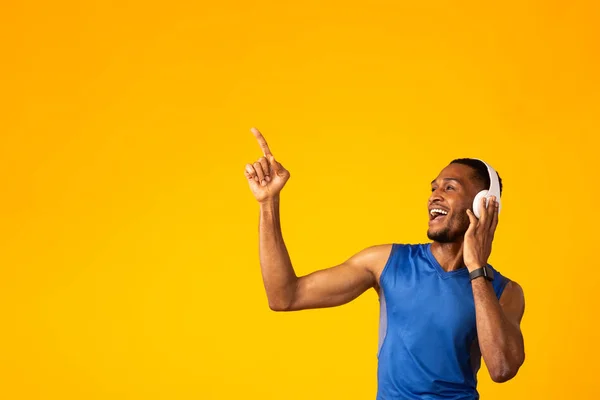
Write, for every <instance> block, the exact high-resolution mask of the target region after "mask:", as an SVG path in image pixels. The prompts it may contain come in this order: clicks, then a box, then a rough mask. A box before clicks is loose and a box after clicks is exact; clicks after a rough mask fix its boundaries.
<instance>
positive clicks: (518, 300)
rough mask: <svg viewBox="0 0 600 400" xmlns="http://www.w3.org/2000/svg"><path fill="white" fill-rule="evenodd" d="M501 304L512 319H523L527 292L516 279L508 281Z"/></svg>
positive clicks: (518, 320)
mask: <svg viewBox="0 0 600 400" xmlns="http://www.w3.org/2000/svg"><path fill="white" fill-rule="evenodd" d="M500 306H501V307H502V309H503V310H504V312H505V313H507V314H508V315H509V316H510V317H512V318H511V319H514V320H516V321H517V322H520V321H521V318H522V317H523V313H524V312H525V294H524V292H523V288H522V287H521V285H519V284H518V283H517V282H515V281H508V283H507V284H506V288H505V289H504V292H503V293H502V296H501V297H500Z"/></svg>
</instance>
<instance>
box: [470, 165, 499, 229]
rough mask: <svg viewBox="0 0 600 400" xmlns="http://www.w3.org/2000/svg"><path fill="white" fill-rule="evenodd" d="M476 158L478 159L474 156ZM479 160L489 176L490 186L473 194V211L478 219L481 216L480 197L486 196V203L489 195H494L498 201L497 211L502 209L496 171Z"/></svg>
mask: <svg viewBox="0 0 600 400" xmlns="http://www.w3.org/2000/svg"><path fill="white" fill-rule="evenodd" d="M476 160H479V159H478V158H476ZM479 161H481V162H482V163H483V164H484V165H485V166H486V167H487V170H488V174H489V176H490V188H489V189H488V190H482V191H481V192H479V193H477V196H475V200H473V213H474V214H475V216H476V217H477V218H478V219H479V218H481V210H480V207H481V198H482V197H485V198H486V203H485V204H486V205H487V203H488V201H489V198H490V197H491V196H496V200H497V201H498V212H500V210H501V209H502V203H501V202H500V181H499V180H498V173H497V172H496V171H495V170H494V168H492V167H491V166H490V165H488V164H487V163H486V162H485V161H483V160H479Z"/></svg>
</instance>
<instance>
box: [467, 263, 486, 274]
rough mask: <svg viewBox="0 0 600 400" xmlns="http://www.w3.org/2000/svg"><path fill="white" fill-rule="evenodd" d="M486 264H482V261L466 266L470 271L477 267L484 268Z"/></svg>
mask: <svg viewBox="0 0 600 400" xmlns="http://www.w3.org/2000/svg"><path fill="white" fill-rule="evenodd" d="M484 265H485V264H481V263H473V264H469V265H466V267H467V270H468V271H469V272H473V271H475V270H476V269H479V268H483V267H484Z"/></svg>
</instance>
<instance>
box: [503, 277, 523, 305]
mask: <svg viewBox="0 0 600 400" xmlns="http://www.w3.org/2000/svg"><path fill="white" fill-rule="evenodd" d="M503 299H504V300H509V299H514V300H523V301H524V300H525V293H524V292H523V288H522V287H521V285H519V284H518V283H517V282H515V281H511V280H508V283H507V284H506V287H505V288H504V292H502V297H500V300H501V301H502V300H503Z"/></svg>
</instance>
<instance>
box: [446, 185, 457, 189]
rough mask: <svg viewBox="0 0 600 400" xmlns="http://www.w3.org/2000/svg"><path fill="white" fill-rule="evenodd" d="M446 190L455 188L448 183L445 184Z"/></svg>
mask: <svg viewBox="0 0 600 400" xmlns="http://www.w3.org/2000/svg"><path fill="white" fill-rule="evenodd" d="M446 190H456V189H454V186H452V185H448V186H446Z"/></svg>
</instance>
